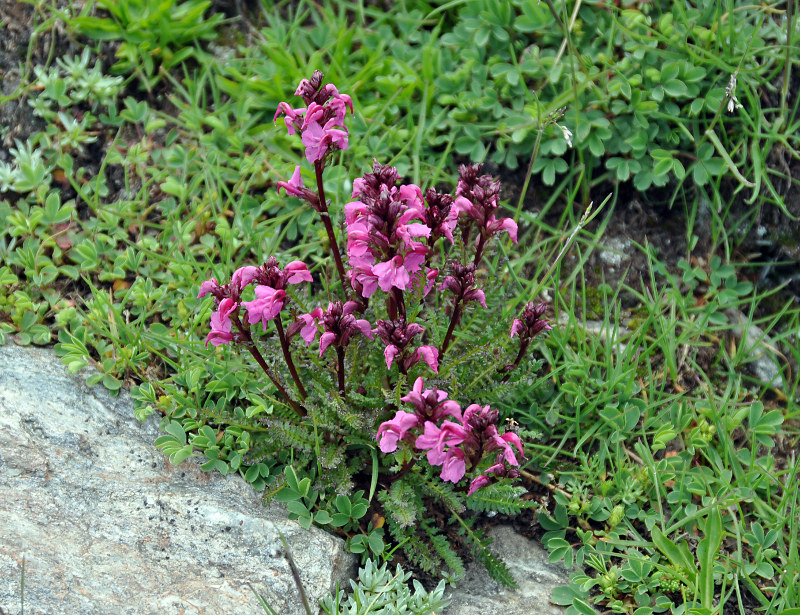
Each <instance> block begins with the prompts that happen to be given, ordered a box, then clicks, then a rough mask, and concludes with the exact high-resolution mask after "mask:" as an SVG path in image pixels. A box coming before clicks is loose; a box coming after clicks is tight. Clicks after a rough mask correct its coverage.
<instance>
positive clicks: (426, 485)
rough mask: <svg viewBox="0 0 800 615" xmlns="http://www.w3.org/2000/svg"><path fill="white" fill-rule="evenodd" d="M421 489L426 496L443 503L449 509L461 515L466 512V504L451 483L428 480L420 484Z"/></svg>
mask: <svg viewBox="0 0 800 615" xmlns="http://www.w3.org/2000/svg"><path fill="white" fill-rule="evenodd" d="M420 487H421V488H422V492H423V493H424V494H425V495H427V496H429V497H432V498H434V499H436V500H438V501H441V502H443V503H444V504H445V506H447V507H448V508H449V509H451V510H455V511H456V512H459V513H460V512H463V511H464V502H463V501H462V498H461V497H459V496H458V494H456V492H455V491H454V490H453V487H452V485H451V484H450V483H448V482H445V481H443V480H438V479H435V480H432V481H430V480H426V481H424V482H422V483H421V484H420Z"/></svg>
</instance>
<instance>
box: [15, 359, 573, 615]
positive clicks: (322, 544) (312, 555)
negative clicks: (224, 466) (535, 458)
mask: <svg viewBox="0 0 800 615" xmlns="http://www.w3.org/2000/svg"><path fill="white" fill-rule="evenodd" d="M158 435H159V432H158V427H157V419H156V417H150V418H149V419H148V420H147V421H146V422H145V423H144V424H142V423H139V422H138V421H136V420H135V419H134V418H133V404H132V402H131V401H130V399H129V398H128V397H127V396H126V395H125V394H124V393H123V394H122V395H121V396H120V397H118V398H114V397H111V396H110V395H109V394H108V393H107V392H106V391H105V389H103V388H102V387H93V388H89V387H87V386H86V385H85V384H84V382H83V378H82V377H81V376H70V375H68V374H67V372H66V371H65V369H64V368H63V367H62V365H61V364H60V361H59V360H58V359H57V358H56V357H55V356H54V355H53V353H52V351H51V350H45V349H37V348H20V347H16V346H10V345H9V346H0V615H11V614H14V615H16V614H17V613H19V612H20V588H21V580H22V574H23V561H24V612H25V613H30V614H37V613H46V614H47V615H61V614H64V615H67V614H69V615H73V614H78V613H80V614H81V615H92V614H95V613H97V614H106V613H114V614H115V615H116V614H126V615H127V614H131V615H132V614H136V615H140V614H145V615H148V614H151V613H152V614H158V615H178V614H181V615H191V614H201V613H202V614H206V615H211V614H214V615H217V614H221V615H225V614H228V613H236V614H237V615H248V614H261V613H264V610H263V609H262V608H261V606H259V603H258V600H257V598H256V597H255V595H254V594H253V592H252V591H251V589H250V587H249V585H252V587H253V588H254V589H255V590H256V591H258V593H259V594H261V595H262V596H263V597H264V598H265V600H266V601H267V602H268V603H269V604H270V605H271V606H272V608H273V609H274V610H275V611H276V612H277V613H280V614H281V615H294V614H298V615H300V614H304V613H305V611H304V610H303V607H302V603H301V599H300V596H299V594H298V591H297V588H296V586H295V583H294V581H293V578H292V574H291V571H290V568H289V564H288V562H287V560H286V558H285V557H284V556H283V546H282V543H281V541H280V533H282V534H283V536H284V537H285V538H286V540H287V542H288V544H289V545H290V549H291V552H292V556H293V558H294V561H295V563H296V564H297V567H298V569H299V570H300V577H301V579H302V582H303V585H304V587H305V591H306V594H307V596H308V600H309V603H310V604H311V606H312V612H314V613H316V612H317V610H316V604H317V600H318V599H319V598H321V597H323V596H324V595H326V594H328V593H329V592H331V591H332V590H333V588H334V587H335V584H336V582H337V581H338V582H339V583H340V585H341V587H343V588H347V589H348V593H349V587H350V584H349V583H348V582H347V578H349V577H351V576H352V577H354V576H355V561H354V559H353V557H352V556H350V555H348V554H346V553H344V551H343V548H342V542H341V541H340V540H339V539H337V538H334V537H332V536H330V535H328V534H326V533H324V532H322V531H321V530H316V529H312V531H310V532H306V531H305V530H303V529H302V528H301V527H300V526H299V525H298V524H297V523H295V522H294V521H289V520H288V519H287V518H286V513H285V512H284V511H283V510H282V509H280V508H264V507H263V506H261V503H260V498H259V496H258V494H257V493H255V492H254V491H253V490H252V489H251V488H250V486H249V485H247V484H246V483H245V482H244V481H242V480H241V479H240V478H239V477H238V476H227V477H224V476H221V475H219V474H215V473H211V474H209V473H206V472H203V471H202V470H200V469H199V467H198V465H197V464H196V463H194V462H193V460H191V459H189V460H188V461H186V462H184V463H183V464H182V465H180V466H178V467H175V466H172V465H171V464H170V463H169V461H168V460H167V459H166V457H164V455H163V454H162V453H161V452H160V451H158V450H157V449H156V448H155V447H154V446H153V442H154V440H155V438H156V437H158ZM491 535H492V537H493V538H494V539H495V542H494V543H493V545H492V549H493V550H494V551H496V552H497V553H498V554H499V555H500V556H501V557H502V558H503V559H504V560H505V561H506V563H507V564H508V565H509V568H510V569H511V571H512V573H513V575H514V577H515V578H516V579H517V582H518V583H519V586H520V588H519V590H516V591H509V590H506V589H505V588H503V587H501V586H499V585H498V584H496V583H495V582H493V581H492V580H491V579H490V578H489V576H488V574H487V572H486V571H485V570H484V569H483V567H482V566H481V565H480V564H478V563H473V564H472V565H471V566H470V567H468V569H467V578H466V579H465V580H464V581H462V582H461V583H460V584H459V586H458V587H457V588H453V589H449V590H448V592H447V593H448V594H452V596H453V602H452V604H451V606H450V607H448V608H447V609H446V610H445V611H444V613H445V615H472V614H476V615H477V614H481V615H494V614H498V615H499V614H501V613H502V614H503V615H530V614H532V613H536V614H544V615H561V614H562V613H563V609H562V608H560V607H557V606H555V605H552V604H550V602H549V598H550V592H551V591H552V588H553V587H555V586H557V585H562V584H565V583H566V582H567V580H568V578H567V571H566V570H565V569H564V568H563V567H562V566H558V565H553V564H550V563H549V562H548V560H547V553H546V552H545V551H544V550H543V549H542V548H541V547H540V546H539V545H538V544H537V543H535V542H533V541H530V540H527V539H525V538H522V537H520V536H518V535H517V534H516V533H514V531H513V530H512V529H511V528H509V527H503V526H501V527H497V528H495V529H494V530H493V531H492V533H491Z"/></svg>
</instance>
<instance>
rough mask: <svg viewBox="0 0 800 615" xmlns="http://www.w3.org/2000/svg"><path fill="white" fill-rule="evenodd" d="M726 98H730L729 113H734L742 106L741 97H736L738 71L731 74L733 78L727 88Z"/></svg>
mask: <svg viewBox="0 0 800 615" xmlns="http://www.w3.org/2000/svg"><path fill="white" fill-rule="evenodd" d="M725 98H727V99H728V113H733V111H734V110H735V109H741V108H742V105H741V104H740V103H739V99H738V98H736V73H733V74H732V75H731V80H730V81H729V82H728V86H727V87H726V88H725Z"/></svg>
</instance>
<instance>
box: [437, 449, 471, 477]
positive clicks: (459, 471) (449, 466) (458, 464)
mask: <svg viewBox="0 0 800 615" xmlns="http://www.w3.org/2000/svg"><path fill="white" fill-rule="evenodd" d="M466 471H467V465H466V463H465V462H464V451H462V450H461V449H460V448H451V449H450V450H448V451H447V457H446V458H445V460H444V463H443V464H442V473H441V474H440V475H439V476H440V477H441V479H442V480H444V481H450V482H451V483H453V484H456V483H457V482H458V481H460V480H461V479H462V478H464V473H465V472H466Z"/></svg>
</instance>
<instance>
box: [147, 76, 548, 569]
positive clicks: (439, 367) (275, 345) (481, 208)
mask: <svg viewBox="0 0 800 615" xmlns="http://www.w3.org/2000/svg"><path fill="white" fill-rule="evenodd" d="M295 94H296V95H297V96H300V97H302V100H303V103H304V105H305V106H303V107H299V108H294V107H292V105H290V104H289V103H287V102H282V103H281V104H280V106H279V107H278V110H277V112H276V114H275V119H276V120H277V119H278V118H279V117H282V118H283V120H284V122H285V125H286V128H287V130H288V132H289V134H290V135H296V136H298V137H299V138H300V139H301V141H302V144H303V146H304V149H305V156H306V159H307V160H308V163H309V164H310V165H311V166H312V168H313V173H314V180H315V181H314V182H313V184H311V185H312V186H313V188H309V187H306V185H305V184H304V182H303V170H302V168H301V167H300V166H297V167H296V168H295V171H294V174H293V175H292V177H291V178H290V179H288V181H279V182H278V183H277V188H278V190H279V191H284V192H285V193H286V195H287V198H289V197H296V198H299V199H301V200H303V201H305V202H306V203H307V204H308V206H309V207H311V208H312V209H313V210H315V211H316V212H318V214H319V217H320V220H321V222H322V224H323V225H324V227H325V231H326V234H327V237H328V240H329V244H328V252H329V257H330V259H329V260H330V262H329V263H328V266H327V267H326V266H325V265H324V264H323V265H321V266H319V267H317V269H316V272H312V270H311V269H309V267H308V266H307V265H306V263H303V262H301V261H298V260H294V261H290V262H282V260H283V259H282V258H281V257H280V256H275V255H268V256H267V258H266V259H265V261H264V263H263V264H261V265H259V266H256V265H245V266H242V267H239V268H238V269H236V270H235V271H233V272H232V275H231V277H230V279H229V280H228V281H226V282H220V281H218V280H217V279H215V278H212V279H210V280H206V281H204V282H203V283H202V284H201V286H200V289H199V297H209V298H213V305H214V307H215V310H214V312H213V313H212V314H211V318H210V332H209V333H208V335H207V337H206V345H207V346H209V345H210V346H214V347H218V348H219V347H224V346H231V347H235V348H236V349H237V350H241V351H245V352H247V353H249V354H250V356H251V357H252V359H253V360H254V362H255V364H256V365H257V366H258V368H260V370H261V371H262V372H263V375H264V376H265V377H266V379H267V380H266V381H268V382H270V383H271V384H272V386H273V390H274V396H273V401H274V403H273V406H272V412H271V414H269V415H263V416H255V417H253V420H252V422H251V425H252V426H253V427H258V428H260V429H261V431H260V433H259V435H258V436H256V438H255V439H254V440H253V441H252V442H251V443H250V448H249V450H247V451H246V454H245V457H246V461H247V462H248V464H247V465H249V467H250V468H253V467H272V468H273V470H272V471H271V472H269V473H268V474H269V475H270V477H271V481H272V482H270V484H269V489H268V492H267V494H268V496H274V497H275V498H276V499H277V500H279V501H284V502H287V506H288V509H289V511H290V513H291V514H292V515H293V516H294V517H296V518H298V519H299V520H300V522H301V523H302V524H303V525H304V526H306V527H310V525H311V524H312V523H316V524H317V525H322V526H330V527H331V528H335V529H337V530H338V531H340V532H342V533H344V534H346V535H347V536H348V544H349V546H350V548H351V549H352V550H353V551H356V552H363V553H365V555H370V554H371V555H373V556H379V555H383V554H384V551H385V550H386V549H387V546H386V540H385V539H384V532H383V529H384V528H383V527H382V526H383V525H384V524H386V525H388V529H389V534H390V537H391V539H390V541H389V542H391V543H394V544H395V545H399V546H400V547H401V548H402V549H403V551H404V552H405V555H406V557H407V558H408V559H409V560H411V561H412V562H414V563H415V564H416V565H417V566H419V567H420V568H422V569H423V570H425V571H426V572H428V573H430V574H433V575H437V576H438V575H443V576H445V577H447V578H449V579H451V580H455V579H457V578H459V577H461V576H463V563H462V561H461V557H460V552H461V550H462V549H463V546H464V545H463V544H461V543H468V544H469V545H470V546H471V547H472V548H473V550H474V551H475V553H476V556H477V558H478V559H479V560H481V561H482V562H483V563H484V564H485V565H486V566H487V568H488V569H489V571H490V573H491V574H492V575H493V577H494V578H495V579H497V580H498V581H500V582H503V583H505V584H506V585H513V584H514V581H513V578H512V577H511V576H510V574H509V573H508V570H507V569H506V568H505V566H504V564H502V562H500V561H498V560H496V559H495V557H494V556H493V555H492V554H491V553H490V552H489V551H488V550H487V549H486V541H485V540H484V539H482V538H481V536H480V534H479V533H478V532H476V531H474V530H473V529H472V527H471V523H470V521H469V519H468V518H467V517H466V515H463V513H464V512H465V510H466V509H470V510H477V511H488V510H494V511H499V512H505V513H508V512H514V511H519V510H521V509H522V508H523V507H526V506H527V505H528V504H529V503H526V502H524V501H521V499H520V496H521V494H522V493H523V492H524V488H522V487H519V486H515V485H514V482H513V481H514V479H515V478H517V477H518V476H519V464H520V460H521V459H523V458H524V457H525V456H526V455H525V449H524V445H523V441H522V438H521V437H520V434H518V433H516V432H515V431H514V430H512V429H503V428H502V426H500V425H498V423H499V422H500V413H499V411H498V410H496V409H493V408H492V406H491V403H492V402H493V400H497V399H499V396H501V395H502V392H503V391H504V390H508V389H509V388H510V387H513V386H514V383H515V382H516V379H517V378H519V375H520V374H524V373H525V372H526V371H527V370H528V368H530V367H532V364H531V361H530V359H529V355H528V350H529V348H530V345H531V341H532V340H533V338H534V337H535V336H537V335H538V334H539V333H541V332H542V331H545V330H547V329H550V325H548V324H547V322H546V320H544V314H545V311H546V305H545V304H544V303H534V302H529V303H528V304H527V305H526V306H525V308H524V309H523V310H522V313H521V314H520V315H519V318H516V319H513V322H511V319H509V320H504V319H503V318H502V310H499V311H498V310H494V311H492V310H490V308H489V301H490V300H492V299H495V300H498V299H501V294H500V290H501V289H500V286H501V285H500V284H493V285H492V286H493V287H494V288H493V289H492V290H489V289H488V287H487V289H486V290H484V289H482V288H480V286H481V272H482V271H483V268H482V266H483V265H484V264H485V263H484V261H485V260H486V258H487V255H488V254H489V253H490V251H491V250H492V244H493V242H495V241H497V240H498V235H501V236H504V235H507V236H508V237H509V238H510V239H511V240H512V241H514V242H516V240H517V225H516V223H515V222H514V221H513V220H512V219H510V218H502V217H499V215H498V214H499V190H500V183H499V182H498V181H496V180H495V179H493V178H492V177H491V176H489V175H484V174H482V173H481V165H480V164H473V165H462V166H461V167H460V170H459V178H458V182H457V185H456V188H455V193H454V194H449V193H446V192H440V191H438V190H436V189H435V188H428V189H427V190H426V191H424V192H423V190H422V189H421V188H420V187H419V186H416V185H414V184H407V183H403V180H402V178H401V177H399V175H398V172H397V170H396V169H395V168H393V167H390V166H384V165H381V164H380V163H379V162H377V161H374V162H373V164H372V170H371V172H369V173H365V174H364V175H363V176H362V177H360V178H357V179H355V180H354V182H353V192H352V200H351V201H350V202H349V203H346V204H345V205H344V208H343V214H344V223H343V235H342V236H341V238H340V237H337V233H336V229H335V228H334V215H333V211H332V207H333V205H332V204H331V203H329V202H328V200H327V198H326V196H325V189H324V182H323V174H324V173H325V168H326V163H328V162H329V161H330V160H331V157H332V156H333V155H334V154H335V152H337V151H338V150H344V149H347V148H348V146H349V134H348V131H347V129H346V127H345V123H346V122H345V120H346V118H347V115H348V113H350V114H352V113H353V105H352V101H351V99H350V97H349V96H348V95H346V94H340V93H339V92H338V90H337V89H336V87H334V86H333V85H332V84H324V83H323V75H322V73H321V72H319V71H315V72H314V74H313V76H312V77H311V78H310V79H303V80H302V81H301V83H300V85H299V86H298V88H297V91H296V93H295ZM340 242H341V243H342V244H343V245H344V246H345V248H346V249H345V250H342V251H340V248H339V245H340ZM342 253H344V256H345V258H343V257H342ZM481 312H484V313H488V314H490V316H489V317H488V318H487V317H486V316H485V315H483V314H481ZM487 321H488V322H489V323H490V324H488V326H487V325H486V322H487ZM459 330H460V333H459ZM534 367H535V366H534ZM166 428H167V431H168V432H169V431H170V429H172V430H173V431H176V430H177V431H181V429H179V428H178V426H177V424H175V423H169V421H168V420H167V425H166ZM208 431H210V432H211V433H210V434H208V435H209V437H210V438H212V439H213V438H215V437H216V436H215V435H214V433H213V430H211V429H209V430H208ZM173 436H175V434H172V436H165V437H164V438H162V441H161V442H159V443H158V444H160V445H161V446H162V447H164V446H168V447H169V446H172V447H178V450H181V448H183V447H180V445H181V439H180V434H178V435H177V436H178V437H177V438H175V437H173ZM165 450H166V449H165ZM168 452H169V451H168ZM188 453H189V454H190V453H191V447H189V451H188ZM179 459H180V456H179V457H178V460H179ZM275 467H283V472H282V473H281V472H279V471H276V470H275V469H274V468H275ZM248 471H249V470H248ZM360 487H363V488H361V489H360ZM367 490H368V491H369V494H368V497H367V498H364V493H365V492H366V491H367ZM374 496H377V499H375V497H374ZM431 507H435V508H437V509H440V510H442V511H444V513H445V517H446V518H447V519H449V520H450V522H452V523H456V524H457V527H458V528H459V530H458V532H448V531H446V530H447V528H446V527H443V526H440V525H437V523H436V522H434V520H433V516H432V515H431V514H430V509H431ZM369 509H371V510H372V511H373V515H372V518H371V519H369V520H368V519H367V518H366V513H367V512H368V510H369ZM462 515H463V516H462ZM459 534H460V537H459V536H458V535H459ZM454 537H455V538H456V542H457V543H459V544H455V545H454V544H451V539H453V538H454Z"/></svg>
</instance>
